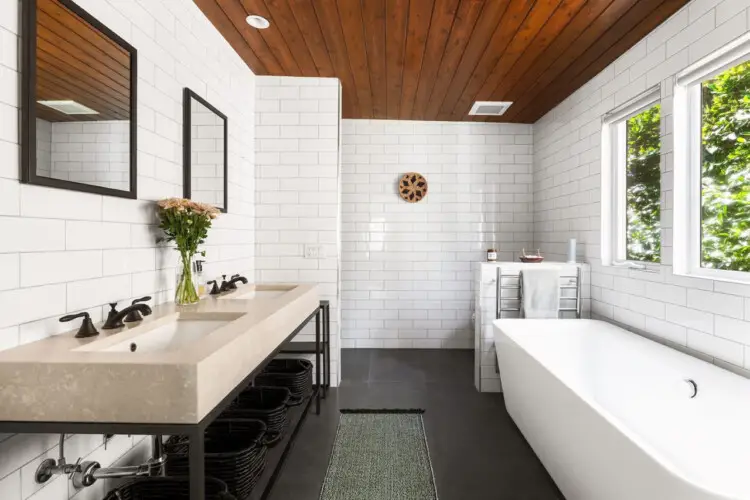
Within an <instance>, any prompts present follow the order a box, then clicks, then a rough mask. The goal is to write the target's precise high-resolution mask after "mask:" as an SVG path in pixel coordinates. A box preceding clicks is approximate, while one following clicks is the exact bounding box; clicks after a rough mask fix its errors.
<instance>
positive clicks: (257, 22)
mask: <svg viewBox="0 0 750 500" xmlns="http://www.w3.org/2000/svg"><path fill="white" fill-rule="evenodd" d="M245 21H247V24H249V25H250V26H252V27H253V28H258V29H259V30H264V29H266V28H268V27H269V26H271V23H270V22H268V19H266V18H265V17H262V16H256V15H255V14H250V15H249V16H247V17H246V18H245Z"/></svg>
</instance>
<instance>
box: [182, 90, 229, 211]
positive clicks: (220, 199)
mask: <svg viewBox="0 0 750 500" xmlns="http://www.w3.org/2000/svg"><path fill="white" fill-rule="evenodd" d="M185 110H186V115H188V113H189V115H188V116H186V117H185V118H186V120H185V127H186V136H187V135H188V133H189V138H188V137H186V139H187V140H186V143H185V164H186V165H185V176H186V179H185V181H186V182H185V186H186V193H185V197H186V198H190V199H191V200H194V201H199V202H201V203H208V204H210V205H213V206H215V207H218V208H219V209H221V210H222V211H224V212H226V209H227V191H226V189H227V179H226V175H227V170H226V169H227V154H226V153H227V152H226V147H227V118H226V116H225V115H224V114H223V113H221V112H220V111H219V110H217V109H216V108H215V107H213V106H212V105H211V104H209V103H208V102H206V101H205V100H204V99H203V98H201V97H200V96H198V95H196V94H195V93H194V92H192V91H191V90H190V89H185ZM188 176H189V179H188Z"/></svg>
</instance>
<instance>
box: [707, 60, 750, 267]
mask: <svg viewBox="0 0 750 500" xmlns="http://www.w3.org/2000/svg"><path fill="white" fill-rule="evenodd" d="M748 141H750V63H745V64H741V65H739V66H736V67H734V68H731V69H729V70H727V71H725V72H724V73H722V74H720V75H719V76H717V77H716V78H714V79H713V80H711V81H709V82H706V83H704V84H703V151H702V153H703V165H702V175H701V189H702V198H703V200H702V210H701V217H702V231H703V237H702V248H701V257H702V259H701V260H702V265H703V267H709V268H714V269H726V270H732V271H750V182H749V181H750V142H748Z"/></svg>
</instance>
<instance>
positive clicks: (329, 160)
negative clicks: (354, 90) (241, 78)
mask: <svg viewBox="0 0 750 500" xmlns="http://www.w3.org/2000/svg"><path fill="white" fill-rule="evenodd" d="M256 84H257V87H256V94H257V104H256V106H257V114H256V156H255V158H256V164H257V168H256V190H257V192H256V199H257V205H256V212H257V213H256V223H255V224H256V225H255V228H256V256H257V257H256V261H255V279H256V282H257V283H316V284H318V292H319V293H320V297H321V299H324V300H328V301H330V304H331V351H332V353H331V366H332V368H331V380H332V381H333V384H334V385H337V383H338V380H339V378H340V373H341V370H340V368H339V367H340V362H339V361H340V356H339V353H340V348H339V315H340V313H339V289H340V284H339V260H340V253H339V234H340V232H339V224H340V220H341V204H340V202H339V182H340V180H339V156H340V152H339V128H340V120H341V104H340V94H341V87H340V85H339V81H338V80H337V79H334V78H293V77H272V76H260V77H257V78H256ZM310 252H314V254H310ZM313 326H314V325H309V326H308V327H306V328H305V329H304V330H303V331H302V332H301V333H300V335H298V336H297V338H296V340H303V341H312V340H315V337H314V335H315V330H314V327H313Z"/></svg>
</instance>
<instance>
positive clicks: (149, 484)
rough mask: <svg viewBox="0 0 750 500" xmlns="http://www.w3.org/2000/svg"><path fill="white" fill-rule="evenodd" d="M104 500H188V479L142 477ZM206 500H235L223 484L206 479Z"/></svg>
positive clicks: (119, 488) (110, 493) (124, 485)
mask: <svg viewBox="0 0 750 500" xmlns="http://www.w3.org/2000/svg"><path fill="white" fill-rule="evenodd" d="M104 500H190V478H188V477H187V476H179V477H177V476H175V477H144V478H141V479H135V480H133V481H129V482H127V483H125V484H123V485H122V486H120V487H118V488H115V489H113V490H112V491H110V492H109V493H107V494H106V496H105V497H104ZM206 500H236V498H235V496H234V495H232V494H230V493H229V489H228V487H227V485H226V484H224V482H222V481H220V480H218V479H215V478H212V477H207V478H206Z"/></svg>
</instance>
